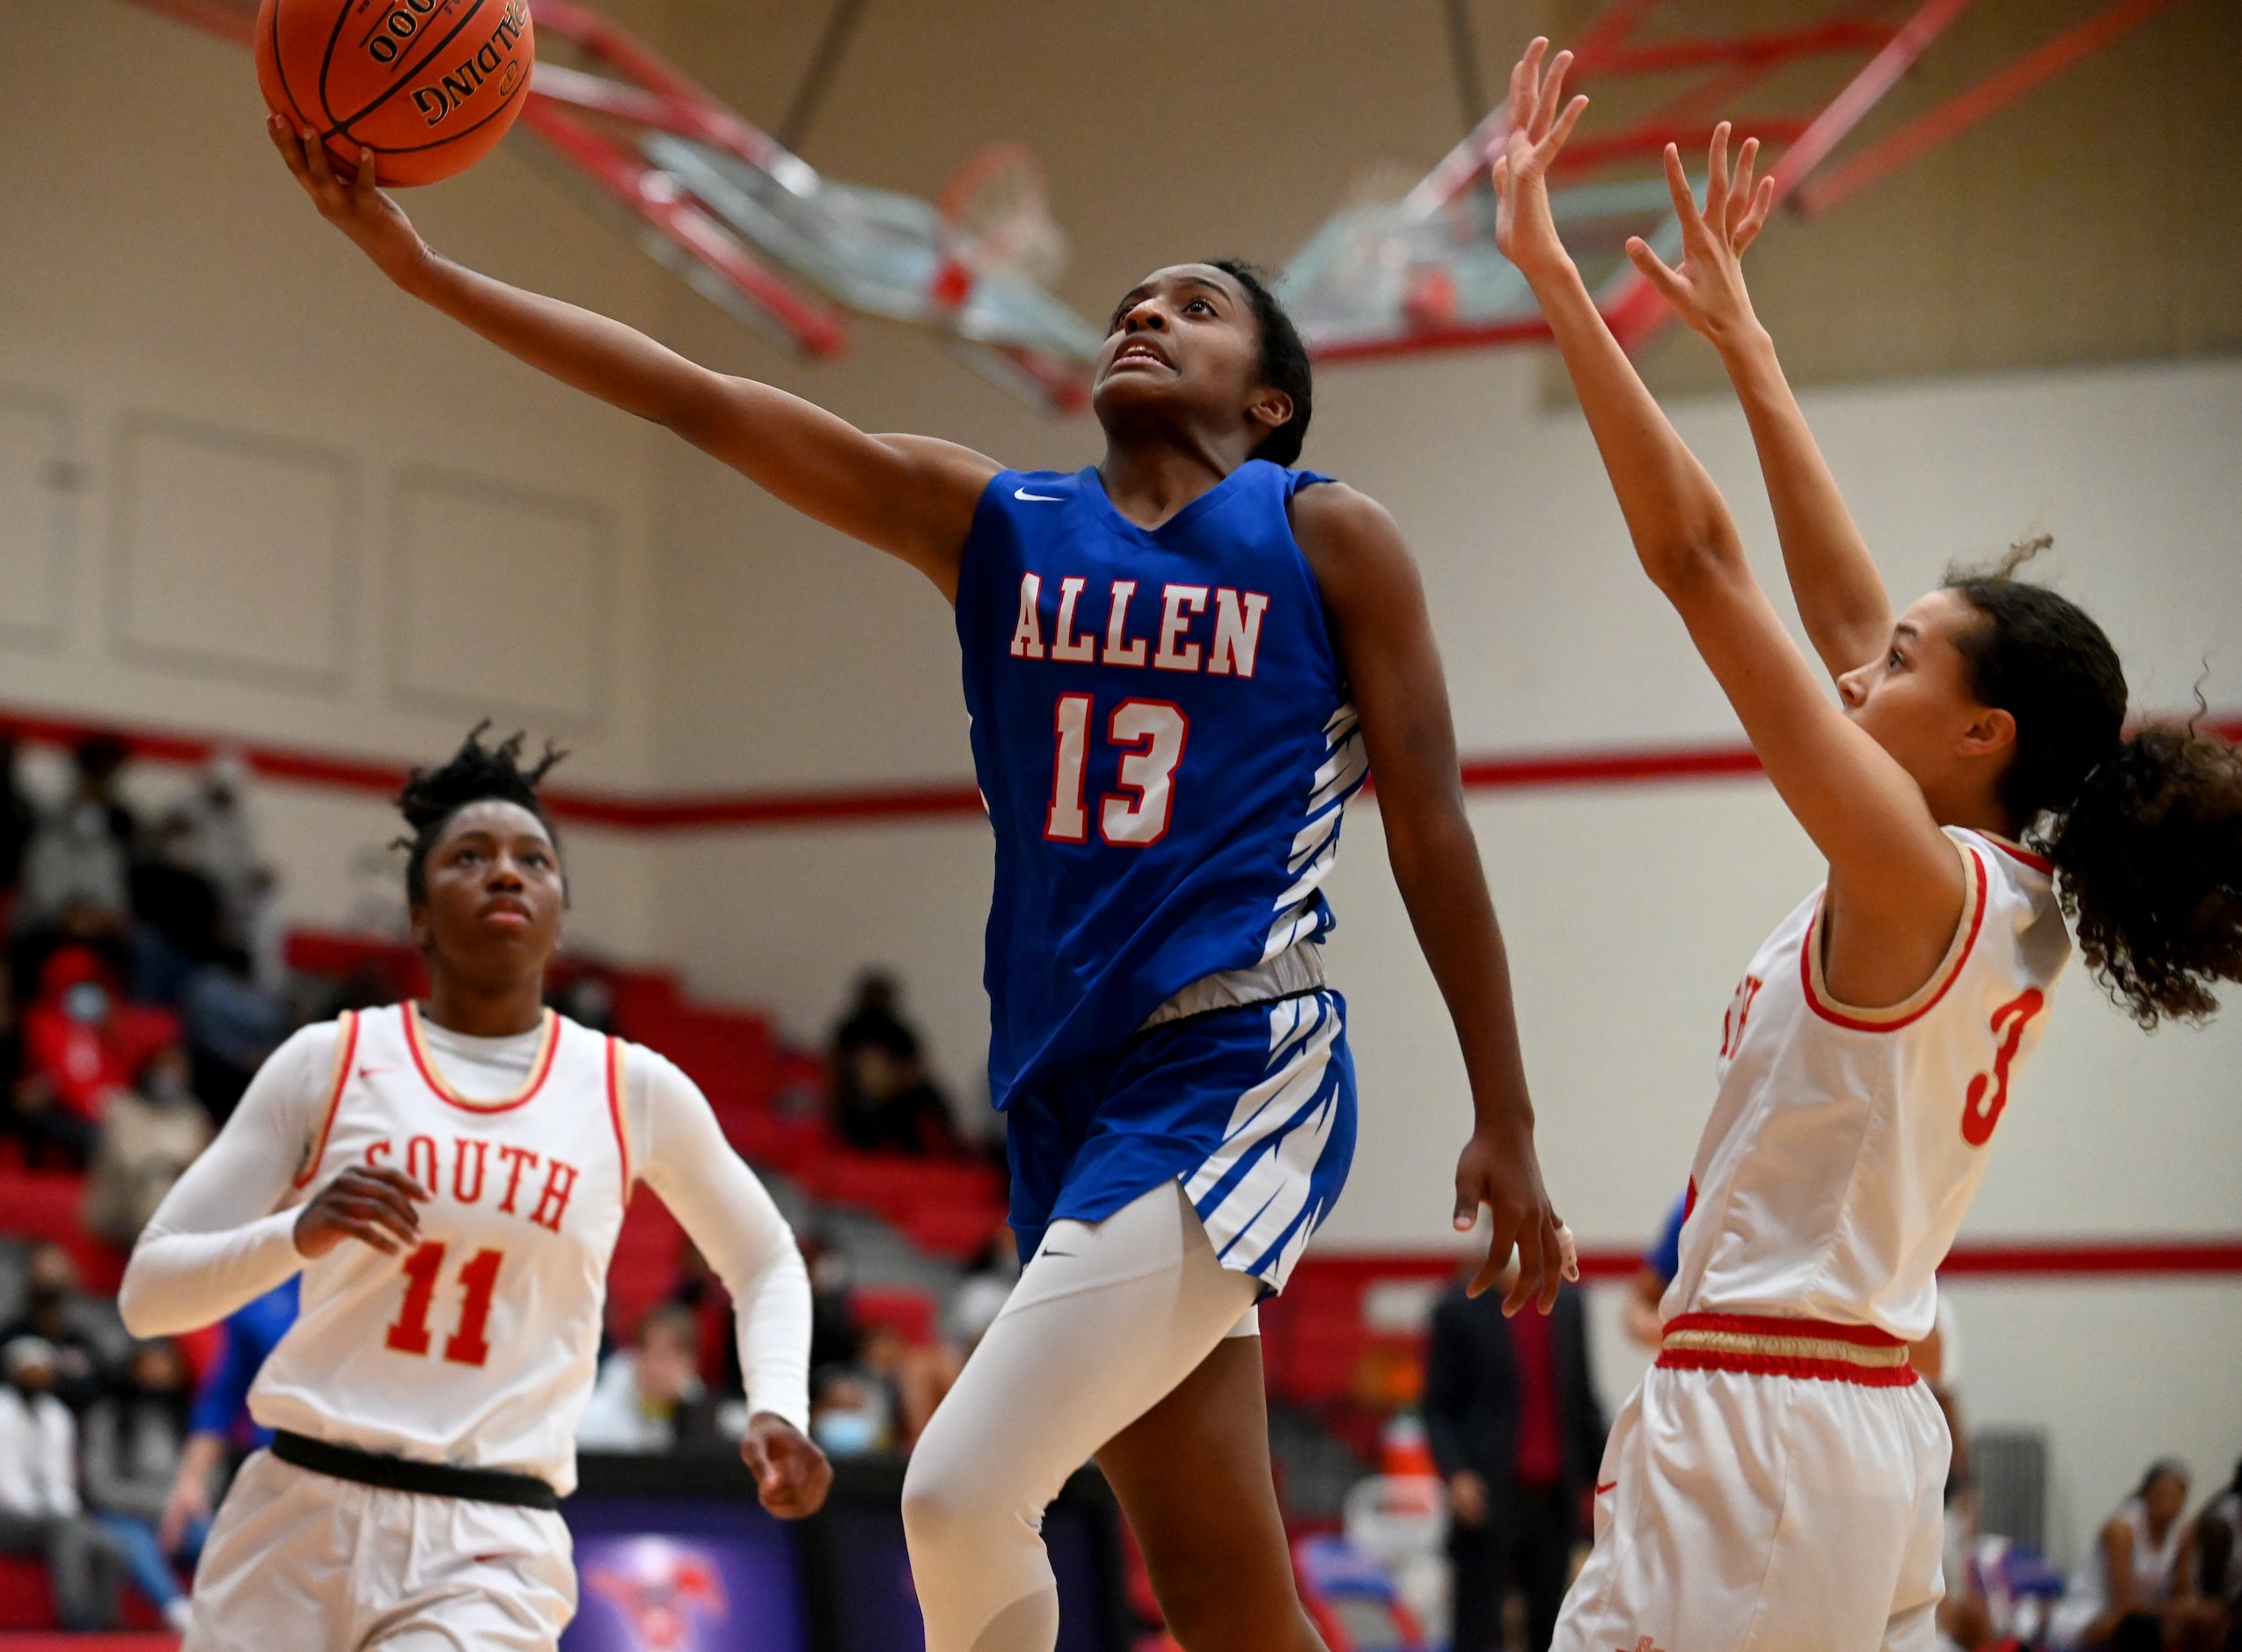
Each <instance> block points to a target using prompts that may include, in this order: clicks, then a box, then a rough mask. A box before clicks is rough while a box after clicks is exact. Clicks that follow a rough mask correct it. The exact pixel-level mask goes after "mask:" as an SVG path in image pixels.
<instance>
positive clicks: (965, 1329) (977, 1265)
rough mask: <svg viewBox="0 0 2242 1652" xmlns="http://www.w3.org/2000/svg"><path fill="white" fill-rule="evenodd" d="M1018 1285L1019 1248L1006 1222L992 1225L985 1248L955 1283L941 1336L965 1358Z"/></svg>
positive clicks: (944, 1313)
mask: <svg viewBox="0 0 2242 1652" xmlns="http://www.w3.org/2000/svg"><path fill="white" fill-rule="evenodd" d="M1017 1283H1020V1247H1019V1245H1018V1243H1017V1242H1016V1241H1015V1239H1014V1238H1013V1236H1012V1226H1011V1224H1009V1223H1007V1222H1000V1223H998V1224H996V1231H995V1232H993V1233H992V1234H990V1235H989V1242H988V1245H987V1246H985V1248H984V1249H983V1250H982V1252H981V1254H979V1255H978V1256H977V1257H976V1258H974V1260H973V1267H972V1270H971V1272H969V1273H968V1274H967V1275H966V1276H965V1277H964V1278H963V1279H962V1280H960V1281H959V1282H958V1285H957V1289H956V1291H954V1292H953V1293H952V1294H951V1296H950V1298H949V1306H948V1308H946V1309H945V1310H944V1311H943V1313H942V1332H943V1334H945V1335H947V1336H948V1337H949V1339H950V1341H953V1342H955V1343H956V1345H957V1347H958V1348H959V1349H960V1350H961V1351H962V1352H963V1353H964V1354H965V1355H967V1356H971V1353H972V1352H973V1350H974V1349H977V1348H978V1347H979V1346H980V1345H981V1338H982V1337H983V1336H984V1335H985V1334H987V1332H988V1328H989V1327H990V1326H992V1325H993V1324H995V1323H996V1316H997V1315H998V1314H999V1313H1000V1312H1002V1311H1003V1308H1004V1305H1005V1303H1006V1302H1007V1300H1008V1299H1009V1298H1010V1297H1011V1295H1012V1287H1013V1286H1015V1284H1017Z"/></svg>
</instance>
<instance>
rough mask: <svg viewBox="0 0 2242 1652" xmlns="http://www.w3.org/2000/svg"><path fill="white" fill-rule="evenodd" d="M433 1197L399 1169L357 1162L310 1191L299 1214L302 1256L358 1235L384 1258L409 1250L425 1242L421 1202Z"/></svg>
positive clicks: (298, 1243)
mask: <svg viewBox="0 0 2242 1652" xmlns="http://www.w3.org/2000/svg"><path fill="white" fill-rule="evenodd" d="M416 1202H418V1203H421V1204H426V1203H427V1202H429V1193H428V1192H427V1190H426V1189H424V1188H422V1187H421V1184H420V1183H419V1182H417V1181H414V1180H413V1178H412V1177H410V1176H408V1175H407V1174H406V1173H404V1172H403V1171H401V1170H392V1169H390V1168H389V1167H388V1166H385V1165H353V1166H350V1167H349V1168H348V1170H346V1171H344V1172H343V1173H341V1175H339V1176H337V1177H336V1178H335V1179H334V1180H333V1181H330V1182H329V1183H327V1185H326V1187H324V1188H320V1189H319V1192H317V1193H315V1194H313V1195H311V1202H309V1203H308V1204H306V1205H305V1206H304V1210H303V1212H302V1214H300V1215H299V1216H297V1218H296V1248H297V1253H298V1254H301V1255H304V1256H307V1257H310V1256H324V1255H326V1254H327V1253H328V1252H329V1251H331V1250H333V1248H334V1247H335V1246H338V1245H340V1244H341V1243H342V1242H343V1240H345V1239H359V1240H363V1242H364V1243H366V1244H368V1245H370V1246H373V1247H374V1248H375V1249H376V1250H377V1251H379V1252H380V1253H381V1254H383V1255H385V1256H395V1255H397V1254H399V1252H401V1251H408V1250H411V1249H412V1248H413V1247H414V1246H416V1245H418V1244H419V1243H420V1242H421V1213H420V1212H419V1211H418V1210H414V1208H413V1207H414V1204H415V1203H416Z"/></svg>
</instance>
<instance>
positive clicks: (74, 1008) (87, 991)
mask: <svg viewBox="0 0 2242 1652" xmlns="http://www.w3.org/2000/svg"><path fill="white" fill-rule="evenodd" d="M62 1013H63V1014H65V1015H67V1016H69V1017H70V1020H74V1021H77V1022H81V1023H83V1024H84V1025H85V1026H88V1027H92V1026H93V1025H95V1024H96V1023H97V1022H99V1021H101V1020H105V1019H106V1017H107V1015H108V1013H109V994H108V990H107V989H106V988H105V987H102V986H100V985H99V984H98V983H94V982H92V981H81V982H79V983H77V985H76V986H73V987H68V988H65V989H64V990H63V992H62Z"/></svg>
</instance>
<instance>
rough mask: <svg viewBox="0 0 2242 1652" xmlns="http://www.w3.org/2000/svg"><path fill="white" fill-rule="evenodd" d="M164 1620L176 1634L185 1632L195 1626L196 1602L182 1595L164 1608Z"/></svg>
mask: <svg viewBox="0 0 2242 1652" xmlns="http://www.w3.org/2000/svg"><path fill="white" fill-rule="evenodd" d="M164 1621H165V1623H167V1624H169V1625H171V1626H172V1632H173V1633H174V1634H186V1633H187V1631H188V1630H189V1629H191V1628H193V1627H194V1602H193V1601H191V1600H188V1599H187V1597H185V1596H181V1597H180V1598H179V1599H177V1600H175V1601H173V1602H172V1604H170V1605H168V1606H166V1607H165V1608H164Z"/></svg>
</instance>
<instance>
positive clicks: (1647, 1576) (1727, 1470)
mask: <svg viewBox="0 0 2242 1652" xmlns="http://www.w3.org/2000/svg"><path fill="white" fill-rule="evenodd" d="M1951 1444H1952V1443H1951V1442H1950V1441H1949V1439H1948V1437H1947V1435H1946V1422H1945V1416H1944V1415H1943V1414H1941V1413H1940V1412H1939V1409H1938V1402H1937V1401H1936V1400H1933V1399H1932V1398H1931V1391H1930V1389H1929V1388H1928V1387H1927V1386H1925V1385H1923V1384H1922V1383H1919V1382H1918V1383H1915V1384H1912V1385H1908V1386H1905V1387H1867V1386H1862V1385H1858V1384H1856V1383H1851V1382H1846V1381H1842V1380H1838V1381H1832V1380H1826V1379H1821V1378H1797V1377H1775V1376H1762V1375H1757V1374H1747V1373H1745V1372H1742V1371H1689V1370H1667V1369H1664V1368H1660V1367H1653V1368H1652V1370H1651V1371H1649V1372H1648V1373H1646V1374H1645V1377H1644V1378H1643V1383H1642V1386H1641V1387H1639V1388H1638V1389H1637V1390H1636V1391H1635V1395H1634V1398H1633V1399H1631V1400H1629V1401H1628V1402H1627V1407H1626V1409H1625V1410H1623V1411H1622V1412H1621V1413H1620V1414H1619V1419H1618V1421H1617V1422H1616V1423H1615V1424H1614V1425H1613V1427H1612V1431H1611V1439H1610V1442H1609V1444H1608V1445H1607V1446H1606V1447H1605V1451H1604V1460H1603V1467H1602V1470H1601V1473H1598V1475H1597V1476H1596V1499H1595V1517H1596V1518H1595V1531H1596V1544H1595V1548H1594V1551H1593V1552H1592V1553H1590V1555H1589V1557H1588V1561H1587V1564H1586V1565H1585V1566H1584V1567H1582V1568H1581V1570H1580V1575H1579V1577H1578V1578H1577V1579H1575V1580H1574V1582H1573V1585H1572V1590H1571V1592H1570V1593H1568V1594H1567V1595H1566V1596H1565V1599H1564V1615H1563V1616H1562V1617H1561V1618H1560V1619H1559V1620H1558V1623H1557V1638H1556V1640H1555V1641H1554V1642H1553V1648H1554V1652H1615V1648H1616V1649H1617V1652H1653V1649H1655V1652H1743V1649H1744V1648H1750V1649H1751V1652H1792V1649H1793V1648H1795V1649H1796V1652H1876V1648H1894V1652H1897V1649H1899V1648H1905V1649H1906V1652H1931V1648H1933V1647H1934V1646H1935V1645H1936V1641H1937V1630H1936V1627H1935V1625H1934V1622H1933V1618H1934V1614H1935V1613H1936V1611H1937V1609H1938V1599H1939V1597H1940V1595H1941V1594H1942V1593H1943V1592H1944V1587H1943V1584H1942V1582H1941V1579H1940V1575H1939V1550H1940V1546H1941V1539H1942V1537H1943V1533H1944V1521H1943V1509H1942V1505H1943V1502H1944V1492H1945V1480H1946V1460H1947V1455H1948V1452H1949V1451H1950V1450H1951Z"/></svg>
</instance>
